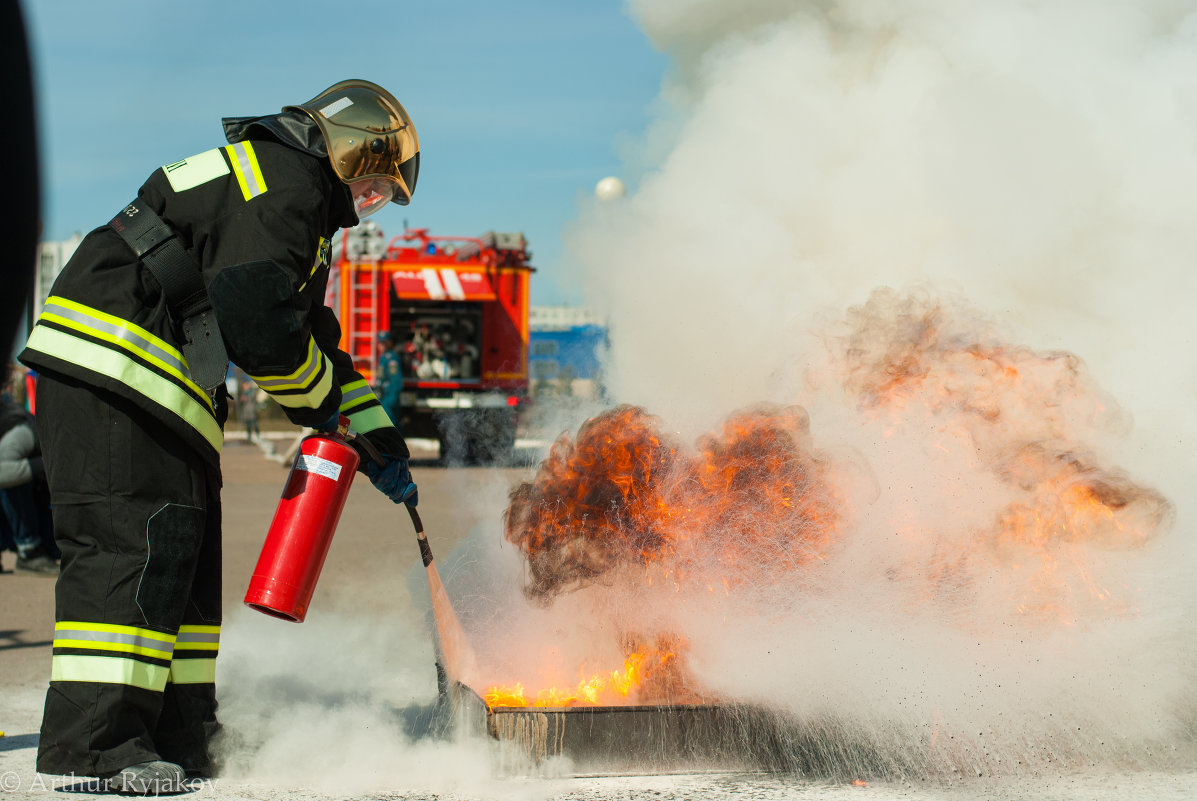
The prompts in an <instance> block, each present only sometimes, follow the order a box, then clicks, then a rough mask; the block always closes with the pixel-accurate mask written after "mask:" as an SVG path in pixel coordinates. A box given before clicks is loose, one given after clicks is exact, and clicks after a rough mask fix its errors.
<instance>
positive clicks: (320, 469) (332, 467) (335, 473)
mask: <svg viewBox="0 0 1197 801" xmlns="http://www.w3.org/2000/svg"><path fill="white" fill-rule="evenodd" d="M295 466H296V467H297V468H299V469H300V470H307V471H308V472H309V473H315V474H316V475H318V476H324V477H325V478H331V479H332V480H333V481H340V480H341V465H339V464H337V463H336V462H330V461H329V460H328V459H321V458H320V457H319V456H312V455H311V454H307V453H301V454H299V458H298V459H296V460H295Z"/></svg>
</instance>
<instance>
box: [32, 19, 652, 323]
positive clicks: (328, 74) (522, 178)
mask: <svg viewBox="0 0 1197 801" xmlns="http://www.w3.org/2000/svg"><path fill="white" fill-rule="evenodd" d="M22 5H23V8H24V11H25V14H26V24H27V26H28V27H29V34H30V42H31V48H32V50H33V58H34V75H35V92H36V96H37V102H38V109H37V111H38V115H39V119H38V123H39V126H40V134H39V136H40V141H41V147H42V151H41V158H42V184H43V220H44V238H46V239H64V238H66V237H68V236H70V235H71V234H72V233H73V232H75V231H79V232H82V233H86V232H87V231H89V230H91V229H92V228H95V227H96V226H98V225H101V224H103V223H104V222H105V221H106V220H107V219H108V218H109V217H110V216H111V215H112V213H113V211H114V210H115V209H118V208H119V207H120V206H121V205H122V204H123V203H125V202H126V201H127V200H128V199H129V198H131V197H132V196H133V195H134V194H135V193H136V191H137V188H138V187H139V186H140V185H141V184H142V182H143V181H144V180H145V178H146V177H147V176H148V175H149V174H150V173H151V172H152V171H153V170H154V169H156V168H157V167H158V166H160V165H162V164H166V163H169V162H171V161H174V160H177V159H179V158H183V157H185V156H188V155H191V154H193V153H197V152H200V151H203V150H206V149H209V148H211V147H214V146H216V145H218V144H221V143H222V142H223V136H222V131H221V127H220V118H221V117H223V116H241V115H252V114H267V113H271V112H274V111H277V110H278V109H279V108H280V107H282V106H283V105H286V104H290V103H297V102H302V101H304V100H307V99H309V98H310V97H311V96H313V95H315V94H316V93H317V92H319V91H321V90H322V89H324V88H325V87H327V86H328V85H330V84H332V83H334V82H336V81H338V80H341V79H344V78H349V77H360V78H367V79H369V80H373V81H375V82H377V83H379V84H382V85H383V86H386V87H387V88H388V89H390V90H391V91H392V92H394V93H395V94H396V96H398V97H399V99H400V100H401V101H402V102H403V103H404V105H405V106H406V107H407V109H408V111H409V112H410V113H411V115H412V117H413V119H414V121H415V123H416V129H417V131H418V132H419V135H420V146H421V172H420V182H419V187H418V190H417V192H416V196H415V199H414V200H413V202H412V204H411V205H410V206H408V207H406V208H400V207H398V206H394V205H392V206H390V207H389V208H388V209H386V210H385V211H382V212H379V213H378V214H377V215H376V216H375V218H374V219H376V220H377V221H378V222H379V224H380V225H381V226H382V228H383V230H384V231H385V232H386V233H387V235H388V236H393V235H397V234H399V233H401V232H402V229H403V223H404V220H405V219H406V220H407V221H408V222H409V223H410V224H411V225H412V226H413V227H428V228H430V229H431V230H432V233H433V234H439V235H460V236H476V235H478V234H480V233H482V232H484V231H487V230H500V231H523V232H524V233H525V235H526V236H527V237H528V240H529V242H530V244H531V248H532V250H533V253H534V260H533V261H534V263H535V264H536V266H537V267H538V268H539V270H540V272H539V273H538V275H537V276H536V279H535V281H534V284H533V286H534V288H533V302H534V303H537V304H547V303H558V302H569V303H581V302H584V298H581V297H580V296H579V294H578V292H577V290H576V288H574V287H573V286H572V285H571V282H570V281H569V280H568V273H569V270H568V265H567V264H564V263H563V262H564V259H565V255H564V254H563V252H562V246H561V240H560V236H561V230H562V227H563V225H564V224H565V223H567V222H568V221H569V220H570V219H571V218H572V217H573V216H574V215H575V212H576V209H577V204H578V202H579V200H580V199H581V198H584V197H586V196H588V195H589V194H590V193H591V192H592V191H593V188H594V185H595V183H596V182H597V181H598V180H599V179H600V178H602V177H604V176H606V175H613V174H614V175H618V174H620V172H621V166H620V160H619V158H618V156H617V143H618V142H620V141H621V140H623V141H626V140H627V139H628V138H629V137H634V136H636V135H638V134H639V133H641V132H642V131H643V130H644V129H645V127H646V126H647V124H648V121H649V116H650V113H651V109H652V107H653V103H654V100H655V98H656V96H657V93H658V90H659V87H660V84H661V79H662V76H663V74H664V71H665V67H666V59H665V56H664V55H662V54H660V53H657V52H655V51H654V50H653V48H652V46H651V45H650V43H649V42H648V40H647V39H646V38H645V37H644V35H643V34H642V33H641V32H640V31H639V29H638V28H637V26H636V24H635V23H634V21H633V20H632V19H631V18H630V17H629V16H628V15H627V13H626V11H625V9H624V7H623V4H622V3H620V2H617V1H616V0H556V1H555V2H552V1H550V0H505V2H502V3H495V2H485V0H439V1H438V2H422V3H414V2H400V1H399V0H389V2H388V1H385V0H356V1H355V2H352V3H333V2H328V1H327V0H325V2H312V0H287V2H254V1H253V0H242V2H228V1H227V0H212V1H211V2H203V3H183V2H165V1H164V0H157V2H151V1H150V0H105V2H95V0H36V2H34V0H24V2H23V4H22Z"/></svg>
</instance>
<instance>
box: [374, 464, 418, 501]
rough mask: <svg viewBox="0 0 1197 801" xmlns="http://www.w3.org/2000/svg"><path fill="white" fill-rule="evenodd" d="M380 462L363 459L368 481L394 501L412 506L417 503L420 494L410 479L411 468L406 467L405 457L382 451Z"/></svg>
mask: <svg viewBox="0 0 1197 801" xmlns="http://www.w3.org/2000/svg"><path fill="white" fill-rule="evenodd" d="M382 462H383V463H382V465H381V466H379V465H378V463H376V462H375V461H373V460H372V459H367V460H366V461H365V471H366V475H367V476H369V477H370V483H371V484H373V485H374V486H375V487H377V488H378V490H379V492H381V493H382V494H383V495H385V496H387V497H388V498H390V499H391V500H392V501H394V502H395V503H405V504H407V505H408V506H413V507H414V506H415V505H416V504H418V503H419V502H420V495H419V493H418V492H417V491H416V485H415V483H414V482H413V481H412V480H411V470H408V469H407V459H406V458H404V457H402V456H391V455H389V454H385V453H384V454H382Z"/></svg>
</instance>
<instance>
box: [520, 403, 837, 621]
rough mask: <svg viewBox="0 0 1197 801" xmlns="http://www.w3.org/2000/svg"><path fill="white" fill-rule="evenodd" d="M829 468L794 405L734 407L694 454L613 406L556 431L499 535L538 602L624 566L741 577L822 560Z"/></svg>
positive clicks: (830, 521) (832, 519)
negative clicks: (524, 569)
mask: <svg viewBox="0 0 1197 801" xmlns="http://www.w3.org/2000/svg"><path fill="white" fill-rule="evenodd" d="M827 471H828V468H827V465H826V464H825V463H824V461H823V460H822V459H821V458H820V457H819V456H818V455H817V454H816V453H815V452H814V451H813V449H812V447H811V443H810V433H809V422H808V419H807V416H806V413H805V412H804V411H802V410H801V409H798V408H796V407H789V408H777V409H774V408H761V409H754V410H749V411H745V412H741V413H739V414H737V415H735V416H733V417H732V418H730V419H729V420H728V421H727V422H726V423H725V424H724V426H723V428H722V430H721V431H720V432H719V433H718V434H712V435H709V436H706V437H703V438H702V439H701V440H700V441H699V443H698V449H697V453H691V452H688V451H686V450H685V449H683V448H682V447H681V445H680V444H678V443H677V442H675V441H673V440H672V439H671V438H669V437H668V436H666V435H665V434H663V433H661V431H660V430H659V421H658V420H657V418H655V417H652V416H651V415H649V414H647V413H646V412H645V411H644V410H643V409H639V408H636V407H633V406H619V407H616V408H614V409H611V410H609V411H607V412H605V413H603V414H601V415H598V416H597V417H594V418H592V419H591V420H589V421H587V423H586V424H585V425H583V426H582V428H581V430H580V431H579V432H578V435H577V438H576V439H574V438H570V437H569V435H568V434H566V435H562V436H561V437H560V438H559V439H558V440H557V441H556V442H555V443H554V444H553V447H552V449H551V450H550V452H549V455H548V457H547V458H546V459H545V460H544V462H543V463H542V464H541V466H540V469H539V470H538V472H537V475H536V478H535V480H534V481H532V482H530V483H525V484H523V485H521V486H520V487H518V488H517V489H516V490H514V491H513V492H512V496H511V505H510V507H509V509H508V512H507V539H508V540H510V541H511V542H512V543H514V544H516V545H517V546H518V547H519V548H520V549H521V550H522V551H523V552H524V553H525V555H526V556H527V559H528V568H529V572H530V574H531V575H530V581H529V583H528V586H527V587H526V591H527V593H528V595H529V596H530V597H532V598H536V599H539V600H543V601H548V600H551V599H552V597H553V596H554V595H556V594H557V593H560V592H563V591H566V590H569V589H574V588H577V587H579V586H582V585H585V584H587V583H589V582H591V581H593V580H595V579H596V578H598V577H599V576H602V575H603V574H605V573H608V572H609V571H611V570H613V569H615V568H617V567H621V566H626V565H640V566H642V567H651V566H658V567H661V568H662V570H661V573H662V575H668V576H670V577H671V578H672V579H673V580H674V581H675V582H682V581H685V580H687V578H688V577H689V576H691V575H696V574H701V576H703V577H709V576H710V575H711V571H712V568H714V569H715V571H716V572H717V573H722V574H723V576H724V578H725V579H726V580H722V581H721V582H720V583H721V584H727V583H729V582H738V581H741V580H744V579H746V578H750V577H751V575H750V574H753V573H755V572H758V571H756V570H755V569H754V566H759V565H767V566H768V569H769V570H770V571H771V572H776V571H777V570H778V569H779V568H780V569H783V570H789V569H793V568H796V567H799V566H801V565H804V564H807V563H809V562H811V561H813V560H817V559H820V558H822V556H823V554H824V553H825V552H826V550H827V548H828V547H829V546H830V544H831V542H832V540H833V539H834V537H835V532H836V528H837V525H838V523H839V514H838V513H837V512H836V504H835V495H834V492H833V488H832V486H831V484H830V482H829V481H828V479H827Z"/></svg>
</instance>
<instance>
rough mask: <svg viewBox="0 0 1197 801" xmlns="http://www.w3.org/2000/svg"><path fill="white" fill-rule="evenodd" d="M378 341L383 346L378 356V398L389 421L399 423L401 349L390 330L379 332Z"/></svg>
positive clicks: (401, 385) (401, 370) (401, 389)
mask: <svg viewBox="0 0 1197 801" xmlns="http://www.w3.org/2000/svg"><path fill="white" fill-rule="evenodd" d="M378 341H379V344H381V345H382V347H383V348H384V350H383V352H382V355H380V356H379V357H378V400H379V402H380V403H382V408H383V409H385V410H386V413H387V416H389V417H390V418H391V422H392V423H394V424H395V425H399V422H400V419H401V414H402V407H403V404H402V402H401V400H400V397H401V394H402V392H403V363H402V361H400V359H401V350H400V346H399V343H397V342H395V341H394V338H393V337H392V336H391V332H390V331H383V332H382V333H381V334H379V335H378Z"/></svg>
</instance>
